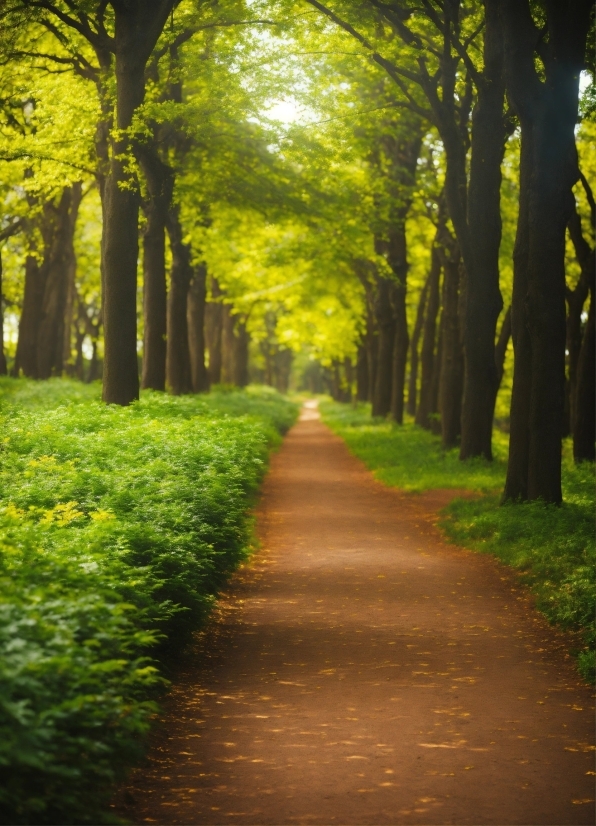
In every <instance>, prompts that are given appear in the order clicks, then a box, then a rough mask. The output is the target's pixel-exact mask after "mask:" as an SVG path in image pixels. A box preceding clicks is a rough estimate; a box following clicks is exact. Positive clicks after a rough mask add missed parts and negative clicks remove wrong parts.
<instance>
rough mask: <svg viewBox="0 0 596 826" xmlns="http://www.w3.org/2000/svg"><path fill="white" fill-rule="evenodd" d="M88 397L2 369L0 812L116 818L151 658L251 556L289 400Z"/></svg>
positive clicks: (181, 638) (149, 697)
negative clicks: (108, 400)
mask: <svg viewBox="0 0 596 826" xmlns="http://www.w3.org/2000/svg"><path fill="white" fill-rule="evenodd" d="M98 397H99V388H98V387H97V386H91V387H85V386H84V385H80V384H78V383H74V382H68V381H51V382H45V383H41V382H40V383H35V382H28V381H22V380H10V379H4V380H2V381H1V382H0V491H1V494H0V767H1V775H2V780H1V781H0V783H1V785H0V811H1V812H2V822H7V823H35V824H37V823H64V824H66V823H77V824H78V823H101V822H113V818H111V817H110V815H109V813H108V809H107V800H108V799H109V794H110V791H111V789H112V787H113V783H114V782H115V781H116V780H117V779H118V778H119V777H121V776H122V773H123V771H124V770H125V769H126V767H127V766H129V765H130V764H131V762H133V761H134V760H135V759H137V758H138V756H139V754H140V753H141V751H142V746H143V738H144V735H145V734H146V732H147V730H148V728H149V725H150V722H151V719H152V717H153V715H154V714H155V711H156V705H155V701H156V699H157V698H158V696H159V693H160V691H162V690H163V687H164V679H163V677H162V673H163V669H162V668H161V666H160V662H163V661H164V659H165V658H171V657H172V656H173V655H175V653H176V652H177V651H179V650H180V648H181V646H183V645H184V644H185V643H186V642H187V641H188V640H189V638H190V635H191V634H192V632H193V631H194V630H195V629H196V628H197V627H199V626H200V625H201V623H202V622H203V621H204V619H205V617H206V615H207V613H208V611H209V609H210V607H211V605H212V603H213V600H214V598H215V595H216V594H217V591H218V589H219V588H220V587H221V585H222V583H223V582H224V580H225V578H226V577H227V576H228V574H229V573H230V572H231V571H232V570H233V569H234V568H235V567H236V566H237V564H238V562H239V561H240V560H241V559H242V558H243V557H244V556H245V555H246V554H247V552H248V549H249V547H250V545H251V540H252V534H251V520H250V513H249V509H250V505H251V504H252V502H253V501H254V497H255V494H256V492H257V489H258V485H259V482H260V480H261V478H262V476H263V473H264V470H265V467H266V463H267V457H268V453H269V451H270V449H271V448H273V447H275V446H276V445H277V444H278V443H279V441H280V438H281V435H280V434H281V433H283V432H284V431H285V430H286V429H287V428H288V427H289V426H290V425H291V424H292V422H293V421H294V419H295V416H296V412H297V408H296V406H295V405H292V404H291V403H289V402H288V401H286V400H285V399H283V398H282V397H281V396H279V395H278V394H277V393H275V392H273V391H270V390H268V389H266V388H249V389H248V390H247V391H226V389H225V388H221V389H219V390H216V391H215V392H214V393H212V394H210V395H209V396H205V397H203V396H201V397H182V398H172V397H168V396H165V395H163V394H157V393H147V394H144V395H143V398H142V399H141V401H140V402H139V403H137V404H134V405H131V406H130V407H128V408H118V407H114V406H110V407H106V406H104V405H102V404H101V403H100V402H99V401H98Z"/></svg>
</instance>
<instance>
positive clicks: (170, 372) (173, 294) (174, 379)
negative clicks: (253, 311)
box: [166, 208, 193, 396]
mask: <svg viewBox="0 0 596 826" xmlns="http://www.w3.org/2000/svg"><path fill="white" fill-rule="evenodd" d="M167 228H168V235H169V238H170V247H171V250H172V271H171V274H170V290H169V293H168V315H167V323H168V333H167V348H166V386H167V387H168V389H169V390H170V392H171V393H173V394H174V395H175V396H179V395H180V394H181V393H192V389H193V388H192V378H191V369H190V351H189V347H188V323H187V315H186V313H187V300H188V291H189V287H190V282H191V280H192V276H193V270H192V265H191V261H190V247H189V245H188V244H185V243H184V241H183V232H182V226H181V224H180V219H179V216H178V210H177V209H175V208H173V209H171V210H170V212H169V213H168V225H167Z"/></svg>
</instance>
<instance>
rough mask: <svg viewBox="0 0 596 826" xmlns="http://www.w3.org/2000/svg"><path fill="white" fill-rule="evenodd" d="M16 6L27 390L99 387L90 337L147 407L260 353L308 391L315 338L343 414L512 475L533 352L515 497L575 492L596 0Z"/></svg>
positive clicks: (107, 371) (274, 376)
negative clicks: (357, 405)
mask: <svg viewBox="0 0 596 826" xmlns="http://www.w3.org/2000/svg"><path fill="white" fill-rule="evenodd" d="M0 13H1V15H2V20H1V22H2V35H1V42H0V48H1V50H2V56H3V67H4V68H3V70H2V71H3V72H4V75H3V77H2V81H1V82H2V86H3V94H2V118H3V126H4V135H5V138H6V140H5V142H4V146H3V151H2V155H1V156H0V157H1V159H2V160H4V161H6V163H5V164H4V165H3V167H4V168H6V170H7V173H6V176H5V179H4V181H3V182H2V187H3V193H4V218H3V224H2V229H1V235H0V238H1V240H2V241H5V242H6V244H7V247H8V246H9V245H10V244H12V245H13V246H12V247H11V249H12V250H13V252H12V254H13V258H14V260H15V262H16V263H15V264H14V266H13V267H12V269H11V272H16V271H17V269H18V268H19V266H20V267H22V269H21V270H20V271H21V272H24V278H23V279H22V281H23V285H22V289H20V288H18V287H16V286H14V285H13V286H9V289H8V290H6V299H5V306H6V307H8V309H10V307H11V306H12V307H14V308H15V312H14V315H15V316H18V317H19V335H18V344H17V347H16V352H15V355H14V362H13V364H12V370H13V372H15V373H16V374H18V373H19V372H22V373H24V374H25V375H28V376H34V377H38V378H46V377H49V376H50V375H60V374H61V373H62V372H63V371H64V370H67V371H68V370H70V371H71V372H73V373H75V374H76V375H79V376H82V375H83V372H84V362H85V359H84V343H85V341H87V342H91V348H92V352H91V355H90V359H89V365H88V368H87V370H88V375H89V376H91V377H94V376H95V375H97V371H98V368H99V362H100V360H101V363H102V377H103V378H102V380H103V397H104V400H105V401H107V402H112V403H118V404H128V403H129V402H131V401H133V400H134V399H136V398H137V397H138V393H139V383H140V384H141V385H142V386H143V387H146V388H152V389H155V390H164V389H165V388H166V387H167V388H168V389H170V390H171V392H174V393H185V392H203V391H205V390H206V389H208V387H209V384H210V383H217V382H220V381H222V380H223V381H226V382H230V383H236V384H239V385H244V384H246V383H247V381H248V379H249V352H251V353H252V354H253V356H257V359H258V362H259V363H260V375H261V376H262V377H263V378H265V379H266V380H267V381H269V382H270V383H274V384H276V385H277V386H278V387H280V388H282V389H283V388H284V387H286V386H287V381H288V376H289V369H290V364H291V360H292V353H293V352H295V353H297V352H299V351H300V350H302V349H303V348H304V347H305V346H307V347H308V348H310V352H311V354H312V355H313V356H314V357H316V358H318V360H319V361H320V362H321V363H322V364H323V365H324V366H326V372H325V373H324V374H322V375H319V374H317V375H315V373H316V371H315V373H313V372H312V371H311V374H310V375H311V379H312V381H313V382H315V380H316V381H318V382H320V381H321V380H322V378H323V377H324V379H325V381H326V382H327V385H328V387H329V389H331V390H332V392H333V393H334V395H336V397H342V398H345V397H347V394H348V388H349V387H350V386H352V385H354V386H355V387H357V395H358V398H360V399H362V400H369V401H371V403H372V411H373V414H374V415H379V416H387V415H388V416H390V417H391V418H392V419H393V420H394V421H395V422H397V423H401V422H402V421H403V415H404V410H407V411H408V412H409V413H410V414H412V415H414V416H415V417H416V421H417V422H418V423H419V424H420V425H422V426H424V427H432V428H434V429H436V430H440V432H441V434H442V439H443V444H444V445H445V447H453V446H455V445H459V446H460V455H461V458H462V459H464V460H465V459H468V458H471V457H476V456H482V457H485V458H486V459H491V458H492V444H491V442H492V428H493V420H494V415H495V403H496V399H497V393H498V390H499V386H500V383H501V380H502V377H503V374H504V371H505V370H506V369H508V367H507V364H508V362H507V352H508V343H509V339H510V337H512V339H513V348H514V355H515V358H514V368H513V392H512V399H511V416H510V431H511V443H510V458H509V469H508V476H507V483H506V490H505V496H506V498H508V499H511V500H516V501H517V500H523V499H527V498H530V499H534V498H543V499H545V500H546V501H549V502H558V501H560V500H561V438H562V436H563V435H565V433H566V432H571V433H572V434H573V438H574V453H575V457H576V459H577V460H578V461H579V460H585V459H588V460H592V461H593V459H594V418H595V416H594V395H595V388H594V375H595V369H594V367H595V365H594V254H593V233H592V234H590V232H586V218H587V219H588V221H589V222H590V224H591V226H592V228H593V226H594V198H593V194H592V190H591V188H590V185H589V183H588V174H584V172H583V171H580V166H579V164H578V152H577V145H578V141H579V142H580V149H583V148H585V147H589V141H590V138H591V137H593V134H592V133H593V129H592V123H593V108H591V107H590V100H591V97H590V94H591V91H590V90H591V89H592V88H593V82H592V84H591V85H588V88H587V90H586V92H585V93H584V111H583V112H582V117H583V120H582V124H581V129H580V132H579V133H578V132H577V123H578V100H579V82H580V76H582V72H583V73H584V75H583V76H584V77H585V78H589V71H590V60H591V56H590V48H591V47H590V42H591V41H590V38H589V33H590V31H591V30H593V26H594V15H593V8H592V4H591V3H590V2H587V0H561V2H557V3H554V2H550V0H544V2H540V3H537V4H531V3H530V2H529V0H521V1H520V0H485V2H480V0H470V2H463V0H445V2H438V1H435V0H428V2H427V0H424V1H423V2H422V3H414V2H410V0H400V2H392V3H384V2H380V1H379V2H377V0H368V1H367V2H364V3H360V4H353V3H351V2H348V0H334V2H333V3H328V4H324V3H321V2H319V1H318V0H259V2H251V3H244V2H242V0H229V2H223V0H222V1H221V2H200V0H183V2H176V1H175V0H151V2H148V1H147V2H140V0H137V1H136V2H135V1H134V0H129V2H116V0H113V1H112V2H102V1H101V0H93V1H92V2H83V1H82V0H81V1H80V2H78V1H77V0H54V2H50V0H48V2H45V1H44V2H43V3H40V2H37V0H7V2H5V3H4V4H3V6H2V11H1V12H0ZM283 99H285V100H286V104H285V106H286V109H288V107H289V109H290V110H293V111H294V116H295V112H296V111H301V112H302V117H301V119H298V120H297V122H295V123H293V124H292V123H288V121H290V120H291V118H286V120H285V123H284V122H281V123H280V122H279V121H278V122H277V124H276V123H274V121H275V105H276V104H278V108H279V105H280V104H279V102H280V101H281V100H283ZM288 101H290V103H289V104H288ZM282 109H283V105H282ZM582 130H583V131H582ZM591 130H592V131H591ZM590 164H591V161H590V157H589V152H584V151H582V170H583V169H584V167H585V172H586V173H590V172H591V166H590ZM582 218H583V221H584V223H583V225H582ZM97 225H99V226H100V228H101V240H99V238H98V237H97V232H96V237H95V239H94V242H93V240H90V236H92V235H93V232H92V230H91V229H90V227H92V226H96V227H97ZM513 235H515V240H514V242H513ZM17 239H20V240H17ZM510 239H511V243H509V240H510ZM93 250H95V252H93ZM81 251H83V253H84V254H86V255H87V266H86V267H85V268H84V269H85V275H84V277H82V276H81V258H82V257H84V255H83V256H82V255H81ZM140 253H142V256H140ZM19 256H20V257H19ZM139 257H142V274H143V279H142V283H143V297H142V311H140V307H139V297H138V288H137V281H138V278H137V269H138V259H139ZM77 259H78V264H77ZM509 273H511V277H510V276H509ZM94 274H95V275H94ZM13 280H14V281H15V283H16V281H18V277H17V276H16V275H15V276H13ZM19 289H20V292H19ZM11 290H12V292H11ZM504 292H505V293H506V294H509V295H508V296H507V298H508V300H507V302H506V304H507V306H505V302H504V301H503V293H504ZM413 296H416V298H417V300H416V301H413V300H412V297H413ZM10 302H12V304H11V303H10ZM587 302H589V304H588V306H586V304H587ZM139 319H140V327H141V329H142V361H141V371H140V375H139V358H138V350H139V340H140V336H139ZM251 339H252V344H251ZM73 354H74V355H73ZM2 367H3V365H2V364H0V368H2ZM4 369H6V364H4ZM139 379H140V382H139Z"/></svg>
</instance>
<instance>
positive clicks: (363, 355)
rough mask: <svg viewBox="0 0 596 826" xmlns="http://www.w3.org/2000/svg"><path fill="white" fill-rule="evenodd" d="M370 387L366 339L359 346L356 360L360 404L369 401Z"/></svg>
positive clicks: (357, 395)
mask: <svg viewBox="0 0 596 826" xmlns="http://www.w3.org/2000/svg"><path fill="white" fill-rule="evenodd" d="M368 387H369V378H368V347H367V342H366V338H365V340H364V342H363V343H362V344H360V345H359V346H358V355H357V358H356V398H357V399H358V401H359V402H366V401H368Z"/></svg>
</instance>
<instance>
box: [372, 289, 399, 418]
mask: <svg viewBox="0 0 596 826" xmlns="http://www.w3.org/2000/svg"><path fill="white" fill-rule="evenodd" d="M392 287H393V282H392V281H390V280H389V279H388V278H382V277H381V278H378V280H377V291H376V296H375V305H374V310H375V320H376V322H377V326H378V330H379V333H378V350H377V365H376V371H375V372H376V375H375V387H374V395H373V403H372V415H373V416H386V415H387V414H388V413H389V411H390V410H391V384H392V379H393V347H394V339H395V320H394V317H393V307H392V305H391V292H392Z"/></svg>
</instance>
